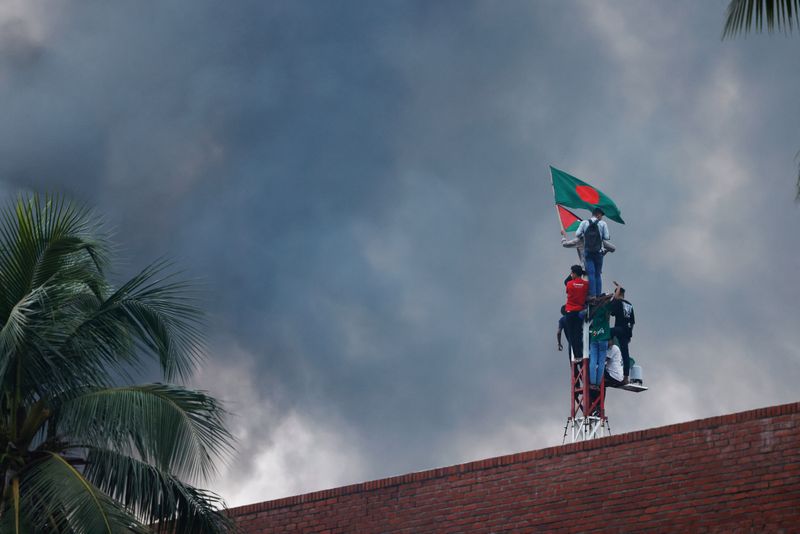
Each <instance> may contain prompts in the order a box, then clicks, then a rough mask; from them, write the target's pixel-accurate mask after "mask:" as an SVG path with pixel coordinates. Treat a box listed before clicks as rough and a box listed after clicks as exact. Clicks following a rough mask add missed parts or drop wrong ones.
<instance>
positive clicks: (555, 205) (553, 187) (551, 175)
mask: <svg viewBox="0 0 800 534" xmlns="http://www.w3.org/2000/svg"><path fill="white" fill-rule="evenodd" d="M550 188H551V189H552V190H553V207H554V208H555V209H556V217H557V218H558V225H559V226H560V227H561V235H562V236H564V237H566V235H565V234H566V231H565V230H564V223H563V222H561V212H560V211H558V202H556V201H555V200H556V186H555V185H554V184H553V169H552V167H551V168H550ZM575 254H577V255H578V263H580V264H581V265H583V257H581V251H580V250H578V248H577V247H575Z"/></svg>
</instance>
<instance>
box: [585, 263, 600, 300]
mask: <svg viewBox="0 0 800 534" xmlns="http://www.w3.org/2000/svg"><path fill="white" fill-rule="evenodd" d="M597 256H598V254H595V253H594V252H587V253H586V256H585V257H584V260H585V261H586V276H587V277H588V278H589V296H590V297H594V296H596V295H597V291H596V289H597V288H596V285H595V284H596V282H595V278H594V272H595V258H596V257H597Z"/></svg>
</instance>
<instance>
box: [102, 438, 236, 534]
mask: <svg viewBox="0 0 800 534" xmlns="http://www.w3.org/2000/svg"><path fill="white" fill-rule="evenodd" d="M86 478H88V479H89V480H91V481H92V483H94V484H95V485H96V486H97V487H98V488H100V489H101V490H102V491H103V492H104V493H106V494H107V495H109V496H110V497H111V498H113V499H114V500H116V501H118V502H120V503H122V504H123V505H124V506H125V507H126V508H127V509H128V510H131V511H132V512H133V513H134V514H136V516H137V517H138V518H139V519H140V520H141V521H142V522H143V523H145V524H150V525H153V528H154V529H155V530H156V531H158V532H168V533H172V532H181V533H185V534H206V533H209V534H211V533H215V532H227V531H229V530H230V529H231V528H232V523H231V521H230V520H229V519H228V518H227V517H226V516H225V515H224V514H223V513H222V512H221V509H222V508H224V502H223V501H222V499H221V498H220V497H219V496H217V495H215V494H213V493H211V492H208V491H203V490H200V489H197V488H195V487H192V486H190V485H188V484H184V483H183V482H181V481H180V480H179V479H177V478H176V477H174V476H172V475H170V474H169V473H165V472H164V471H161V470H159V469H158V468H156V467H154V466H152V465H149V464H147V463H145V462H143V461H141V460H138V459H135V458H131V457H130V456H126V455H124V454H120V453H118V452H114V451H109V450H103V449H90V450H89V454H88V456H87V468H86Z"/></svg>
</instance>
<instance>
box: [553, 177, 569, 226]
mask: <svg viewBox="0 0 800 534" xmlns="http://www.w3.org/2000/svg"><path fill="white" fill-rule="evenodd" d="M550 188H551V189H552V190H553V207H554V208H555V209H556V218H557V219H558V225H559V226H560V227H561V235H564V234H565V233H566V232H564V223H562V222H561V214H560V213H559V212H558V203H556V202H555V199H556V186H555V185H553V169H552V167H551V168H550Z"/></svg>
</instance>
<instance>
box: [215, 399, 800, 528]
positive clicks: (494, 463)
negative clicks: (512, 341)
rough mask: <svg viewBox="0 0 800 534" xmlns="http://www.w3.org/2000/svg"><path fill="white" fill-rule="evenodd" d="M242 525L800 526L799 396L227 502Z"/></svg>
mask: <svg viewBox="0 0 800 534" xmlns="http://www.w3.org/2000/svg"><path fill="white" fill-rule="evenodd" d="M230 513H231V515H232V516H233V517H235V519H236V521H237V524H238V525H239V527H240V528H241V530H242V531H243V532H244V533H247V534H256V533H258V534H266V533H278V532H316V533H326V534H335V533H359V532H363V533H367V532H380V533H393V532H403V533H418V532H487V533H488V532H494V533H501V532H503V533H506V532H588V531H607V532H646V531H651V532H725V533H735V532H741V533H745V532H747V533H750V532H758V533H760V532H786V533H789V532H800V403H795V404H786V405H783V406H773V407H769V408H762V409H759V410H752V411H749V412H742V413H737V414H731V415H724V416H720V417H712V418H710V419H702V420H698V421H691V422H688V423H681V424H677V425H671V426H665V427H660V428H653V429H650V430H644V431H639V432H631V433H628V434H621V435H618V436H611V437H608V438H603V439H598V440H593V441H589V442H584V443H576V444H571V445H566V446H562V447H551V448H548V449H542V450H538V451H531V452H524V453H519V454H513V455H509V456H501V457H498V458H490V459H488V460H482V461H478V462H472V463H468V464H463V465H455V466H451V467H445V468H442V469H433V470H430V471H424V472H420V473H412V474H408V475H402V476H397V477H392V478H387V479H383V480H374V481H372V482H364V483H361V484H354V485H352V486H345V487H341V488H336V489H331V490H326V491H319V492H315V493H309V494H306V495H299V496H296V497H288V498H285V499H279V500H276V501H268V502H263V503H258V504H252V505H248V506H242V507H239V508H234V509H231V510H230Z"/></svg>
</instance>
